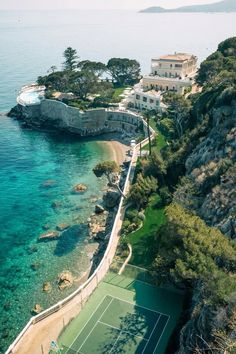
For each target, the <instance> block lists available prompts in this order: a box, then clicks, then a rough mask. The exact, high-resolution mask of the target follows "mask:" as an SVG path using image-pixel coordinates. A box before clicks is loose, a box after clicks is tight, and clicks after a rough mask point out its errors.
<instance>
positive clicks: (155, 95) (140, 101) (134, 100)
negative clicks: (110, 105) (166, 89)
mask: <svg viewBox="0 0 236 354" xmlns="http://www.w3.org/2000/svg"><path fill="white" fill-rule="evenodd" d="M121 103H122V106H123V107H124V108H134V109H137V110H140V111H141V110H156V111H160V110H161V92H157V91H155V90H150V91H143V89H142V88H141V87H140V85H137V86H135V87H134V89H133V90H132V91H130V92H129V93H128V94H127V95H126V97H125V99H124V100H122V102H121Z"/></svg>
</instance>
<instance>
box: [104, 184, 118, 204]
mask: <svg viewBox="0 0 236 354" xmlns="http://www.w3.org/2000/svg"><path fill="white" fill-rule="evenodd" d="M119 200H120V193H119V192H118V191H117V190H115V189H112V188H110V189H108V191H107V193H106V194H104V196H103V203H104V206H105V208H108V209H112V208H114V207H115V206H117V205H118V204H119Z"/></svg>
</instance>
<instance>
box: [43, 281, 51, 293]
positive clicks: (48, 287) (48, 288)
mask: <svg viewBox="0 0 236 354" xmlns="http://www.w3.org/2000/svg"><path fill="white" fill-rule="evenodd" d="M43 291H44V292H45V293H50V292H51V291H52V286H51V284H50V283H49V282H48V281H46V282H45V283H43Z"/></svg>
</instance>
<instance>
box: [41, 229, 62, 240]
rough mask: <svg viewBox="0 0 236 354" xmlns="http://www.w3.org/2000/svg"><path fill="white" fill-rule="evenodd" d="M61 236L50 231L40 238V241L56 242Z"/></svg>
mask: <svg viewBox="0 0 236 354" xmlns="http://www.w3.org/2000/svg"><path fill="white" fill-rule="evenodd" d="M59 236H60V234H59V232H57V231H48V232H46V233H45V234H42V235H40V236H39V238H38V240H39V241H46V240H55V239H57V238H58V237H59Z"/></svg>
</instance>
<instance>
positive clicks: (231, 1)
mask: <svg viewBox="0 0 236 354" xmlns="http://www.w3.org/2000/svg"><path fill="white" fill-rule="evenodd" d="M235 11H236V2H235V0H224V1H220V2H215V3H213V4H206V5H192V6H182V7H178V8H175V9H165V8H163V7H159V6H158V7H155V6H154V7H149V8H147V9H144V10H141V11H140V12H145V13H155V12H156V13H166V12H186V13H189V12H213V13H214V12H235Z"/></svg>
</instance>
